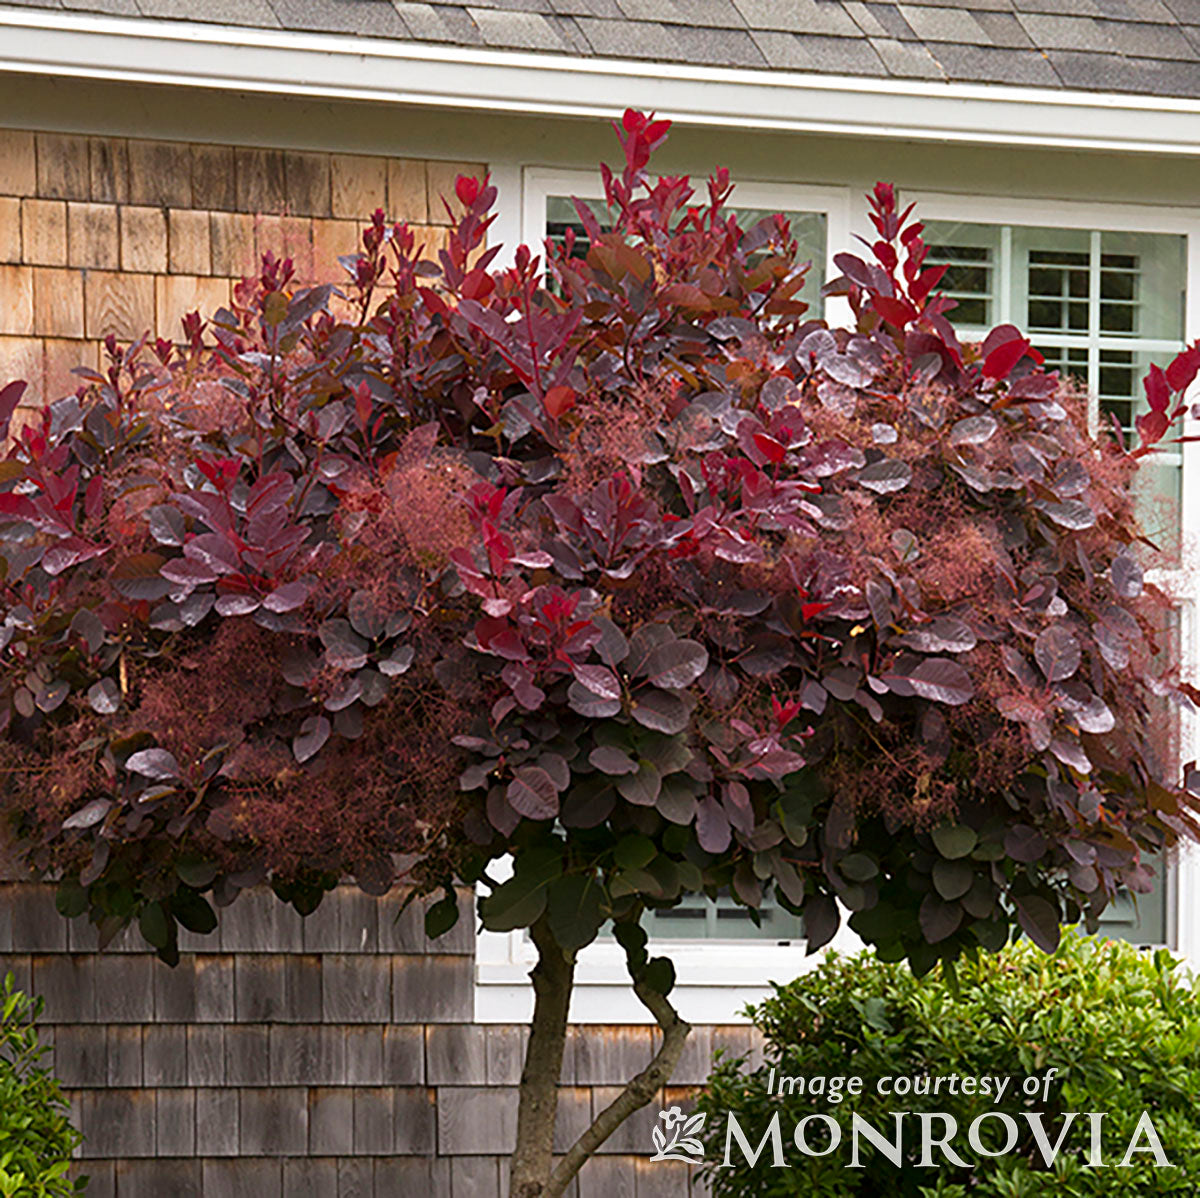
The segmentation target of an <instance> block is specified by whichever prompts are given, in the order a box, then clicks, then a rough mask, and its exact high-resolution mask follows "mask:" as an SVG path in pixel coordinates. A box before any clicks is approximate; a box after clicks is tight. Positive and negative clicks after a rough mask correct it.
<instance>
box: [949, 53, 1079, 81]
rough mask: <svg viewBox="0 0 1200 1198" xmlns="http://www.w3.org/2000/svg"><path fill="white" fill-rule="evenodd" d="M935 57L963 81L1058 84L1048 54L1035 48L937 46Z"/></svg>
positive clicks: (956, 77) (954, 77) (952, 76)
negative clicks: (1047, 57) (1008, 48)
mask: <svg viewBox="0 0 1200 1198" xmlns="http://www.w3.org/2000/svg"><path fill="white" fill-rule="evenodd" d="M934 57H935V58H936V59H937V60H938V62H939V63H941V65H942V69H943V70H944V71H945V72H946V78H947V79H961V80H963V81H964V82H968V83H970V82H979V83H1016V84H1027V85H1029V86H1031V87H1035V86H1036V87H1058V86H1060V83H1059V78H1058V76H1057V75H1056V74H1055V73H1054V68H1053V67H1052V66H1051V65H1050V63H1049V61H1048V60H1047V59H1046V57H1045V56H1044V55H1042V54H1040V53H1038V52H1037V51H1036V50H1007V49H1003V48H1001V47H999V46H996V47H988V46H952V45H948V44H947V45H941V46H938V47H937V50H936V53H935V54H934Z"/></svg>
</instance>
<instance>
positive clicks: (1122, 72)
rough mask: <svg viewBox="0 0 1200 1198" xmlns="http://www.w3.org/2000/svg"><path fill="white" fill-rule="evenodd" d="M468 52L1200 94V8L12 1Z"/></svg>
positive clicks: (2, 0) (930, 1)
mask: <svg viewBox="0 0 1200 1198" xmlns="http://www.w3.org/2000/svg"><path fill="white" fill-rule="evenodd" d="M0 7H9V8H25V7H36V8H59V9H61V8H68V9H71V10H73V11H89V12H98V13H108V14H112V13H118V14H122V13H123V14H127V15H128V14H132V15H140V16H144V17H148V18H154V19H157V20H190V21H202V22H208V23H213V24H218V25H241V26H245V25H250V26H253V27H260V28H270V29H279V28H283V29H294V30H316V31H321V32H332V33H345V34H354V35H358V36H366V37H376V38H389V39H394V40H400V41H406V40H414V41H426V42H439V43H443V44H447V45H458V46H467V47H475V46H490V47H495V48H497V49H516V50H525V51H533V52H544V53H553V54H566V55H575V56H580V57H589V56H601V57H610V58H634V59H643V60H645V59H649V60H653V61H658V62H665V63H677V64H690V65H701V66H720V67H744V68H752V69H755V68H756V69H759V70H771V69H774V70H790V71H804V72H812V73H815V74H824V75H851V76H855V75H857V76H863V77H870V78H886V77H891V78H895V79H898V80H899V79H929V80H945V81H946V82H951V83H953V82H970V83H994V84H1010V85H1031V86H1038V87H1050V88H1064V87H1065V88H1075V89H1082V90H1088V91H1103V92H1132V93H1138V94H1147V95H1160V96H1186V97H1200V61H1198V58H1200V0H0Z"/></svg>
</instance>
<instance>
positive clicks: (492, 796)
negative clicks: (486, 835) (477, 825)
mask: <svg viewBox="0 0 1200 1198" xmlns="http://www.w3.org/2000/svg"><path fill="white" fill-rule="evenodd" d="M487 814H488V822H489V823H490V824H491V825H492V827H493V828H495V829H496V831H497V832H499V833H500V834H501V835H502V836H511V835H512V834H513V832H515V831H516V829H517V825H518V824H519V823H520V822H521V815H520V812H518V811H514V810H513V806H512V804H511V803H510V802H509V801H508V796H507V795H506V794H505V788H504V787H503V786H493V787H492V789H491V790H489V791H488V797H487Z"/></svg>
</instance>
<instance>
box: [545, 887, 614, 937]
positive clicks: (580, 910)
mask: <svg viewBox="0 0 1200 1198" xmlns="http://www.w3.org/2000/svg"><path fill="white" fill-rule="evenodd" d="M603 899H604V891H603V890H602V889H601V888H600V885H599V883H598V882H597V881H596V879H595V878H593V877H591V876H590V875H586V874H568V875H566V876H565V877H561V878H559V879H558V880H557V881H555V882H554V883H553V884H552V885H551V886H550V894H549V900H548V907H547V916H548V919H549V922H550V931H551V932H552V933H553V934H554V939H555V940H557V941H558V943H559V945H560V946H561V947H562V948H564V949H566V950H567V951H568V952H576V951H578V950H579V949H581V948H584V947H586V946H587V945H589V944H591V942H592V941H593V940H595V939H596V935H597V933H598V932H599V931H600V925H601V924H602V923H603V922H604V916H603V913H602V911H601V904H602V902H603Z"/></svg>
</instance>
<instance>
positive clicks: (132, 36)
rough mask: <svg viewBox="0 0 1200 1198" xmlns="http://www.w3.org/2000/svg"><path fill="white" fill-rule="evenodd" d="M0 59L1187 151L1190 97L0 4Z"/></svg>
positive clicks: (522, 105)
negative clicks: (546, 50) (699, 63)
mask: <svg viewBox="0 0 1200 1198" xmlns="http://www.w3.org/2000/svg"><path fill="white" fill-rule="evenodd" d="M0 71H8V72H17V73H25V74H37V75H47V76H57V77H67V78H85V79H102V80H117V81H121V82H126V83H149V84H168V85H174V86H184V87H188V86H190V87H203V88H217V89H226V90H238V91H252V92H260V93H266V94H271V95H281V96H303V97H317V98H324V99H340V100H370V101H375V102H383V103H395V104H420V105H428V106H434V107H451V108H463V109H477V110H484V111H505V112H512V113H530V114H544V115H551V116H584V117H613V116H618V115H619V114H620V112H621V111H622V110H623V109H624V108H625V107H627V106H630V107H634V108H640V109H644V110H653V111H656V112H658V113H659V114H661V115H663V116H668V117H671V118H672V119H673V120H675V121H678V122H680V123H682V124H688V125H707V126H721V127H727V128H743V129H744V128H753V129H763V130H783V131H799V132H812V133H832V134H850V135H862V136H871V137H890V138H905V139H915V140H919V141H954V142H968V143H977V144H978V143H983V144H989V143H990V144H999V145H1028V146H1051V147H1062V148H1070V149H1089V150H1117V151H1126V152H1139V153H1154V154H1170V155H1184V156H1186V155H1198V154H1200V100H1184V99H1171V98H1166V97H1150V96H1131V95H1120V94H1115V93H1100V92H1097V93H1093V92H1078V91H1066V90H1063V91H1059V90H1056V89H1052V88H1018V87H1001V86H994V87H993V86H987V85H983V84H945V83H942V84H939V83H927V82H912V83H909V82H898V81H896V80H880V79H866V78H855V77H848V76H835V75H810V74H801V73H797V72H790V71H767V70H745V69H726V68H707V67H692V66H685V65H678V64H669V63H657V62H634V61H629V60H617V59H599V58H587V57H568V56H564V55H554V54H531V53H519V52H507V51H496V50H476V49H467V48H460V47H453V46H441V45H433V44H427V43H419V42H398V41H388V40H381V39H371V38H362V37H346V36H338V35H334V34H329V35H326V34H309V33H295V32H281V31H275V30H260V29H246V28H242V27H236V26H224V25H207V24H196V23H190V22H181V21H154V20H148V19H144V18H138V19H129V18H121V17H89V16H82V15H75V14H61V13H53V12H51V11H48V10H46V9H5V10H0Z"/></svg>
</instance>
